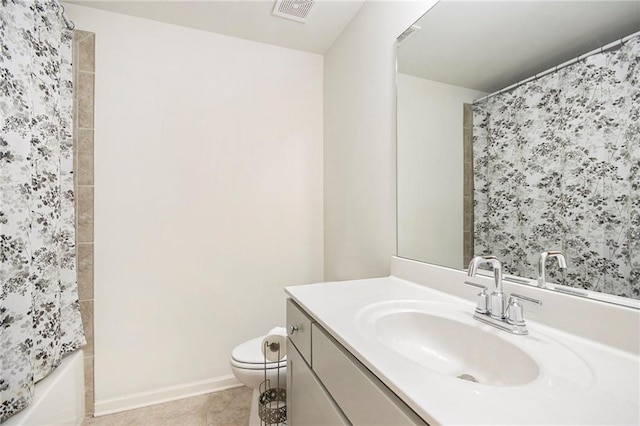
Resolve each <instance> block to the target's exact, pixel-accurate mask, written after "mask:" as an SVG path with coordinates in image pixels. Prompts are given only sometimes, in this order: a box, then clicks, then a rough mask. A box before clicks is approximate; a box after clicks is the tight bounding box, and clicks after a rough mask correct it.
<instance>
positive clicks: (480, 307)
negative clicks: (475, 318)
mask: <svg viewBox="0 0 640 426" xmlns="http://www.w3.org/2000/svg"><path fill="white" fill-rule="evenodd" d="M464 283H465V284H466V285H470V286H472V287H477V288H480V289H482V291H481V292H480V293H478V304H477V305H476V312H477V313H479V314H486V313H487V312H488V311H489V295H488V294H487V287H486V286H484V285H482V284H476V283H472V282H471V281H465V282H464Z"/></svg>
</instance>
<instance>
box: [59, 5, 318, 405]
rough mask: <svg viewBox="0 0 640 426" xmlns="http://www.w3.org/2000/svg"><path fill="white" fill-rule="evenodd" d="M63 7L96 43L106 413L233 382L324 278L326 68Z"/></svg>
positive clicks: (299, 57)
mask: <svg viewBox="0 0 640 426" xmlns="http://www.w3.org/2000/svg"><path fill="white" fill-rule="evenodd" d="M66 9H67V13H68V15H69V17H70V18H71V19H72V20H73V21H74V22H75V23H76V28H78V29H82V30H87V31H92V32H95V34H96V55H97V56H96V83H95V84H96V106H95V116H96V124H95V128H96V133H95V182H96V184H95V384H96V388H95V397H96V400H97V402H98V404H97V409H98V410H100V407H101V406H102V407H104V406H105V405H101V404H100V403H101V401H102V402H104V401H108V400H110V399H111V398H117V397H122V396H126V395H129V394H132V393H136V392H151V393H153V392H154V391H155V390H157V389H159V388H162V387H166V386H178V387H180V386H182V385H183V384H187V385H188V384H189V383H192V382H194V381H201V380H205V381H206V380H211V383H212V385H215V383H218V382H219V383H226V382H225V381H224V380H225V379H228V376H227V375H229V374H230V369H229V366H228V359H229V355H230V352H231V350H232V348H233V347H234V346H235V345H236V344H238V343H240V342H243V341H245V340H247V339H249V338H251V337H256V336H258V335H261V334H264V333H266V332H267V331H268V330H269V329H270V328H271V327H273V326H275V325H280V324H284V321H285V309H284V300H285V296H284V293H283V287H284V286H287V285H292V284H301V283H309V282H315V281H321V280H322V279H323V249H322V247H323V199H322V193H323V181H322V173H323V170H322V158H323V152H322V133H323V129H322V122H323V117H322V114H323V111H322V96H323V94H322V84H323V81H322V75H323V58H322V56H320V55H316V54H309V53H303V52H299V51H294V50H289V49H284V48H279V47H274V46H269V45H265V44H260V43H255V42H249V41H245V40H240V39H235V38H231V37H226V36H221V35H216V34H211V33H206V32H202V31H198V30H193V29H187V28H183V27H178V26H173V25H169V24H163V23H159V22H154V21H149V20H144V19H139V18H133V17H129V16H124V15H119V14H113V13H109V12H104V11H99V10H95V9H90V8H84V7H80V6H75V5H71V4H69V5H66ZM218 379H219V381H218V382H216V380H218ZM187 388H188V386H187ZM150 398H153V395H151V396H150ZM125 399H126V398H125ZM123 404H125V405H126V402H123Z"/></svg>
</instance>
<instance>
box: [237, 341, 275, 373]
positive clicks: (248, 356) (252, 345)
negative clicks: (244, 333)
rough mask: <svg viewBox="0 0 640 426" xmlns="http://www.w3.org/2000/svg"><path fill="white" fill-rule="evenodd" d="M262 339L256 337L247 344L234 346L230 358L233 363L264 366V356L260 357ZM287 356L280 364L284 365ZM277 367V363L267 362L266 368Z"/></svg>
mask: <svg viewBox="0 0 640 426" xmlns="http://www.w3.org/2000/svg"><path fill="white" fill-rule="evenodd" d="M262 339H263V338H262V337H256V338H255V339H251V340H249V341H247V342H244V343H242V344H240V345H238V346H236V347H235V348H234V349H233V351H232V352H231V358H232V359H233V360H235V361H238V362H241V363H243V364H261V365H264V356H263V355H262V349H261V348H260V345H261V344H262ZM286 362H287V356H286V355H285V356H284V358H283V359H281V360H280V363H281V364H285V365H286ZM277 365H278V362H273V361H267V368H273V367H276V366H277Z"/></svg>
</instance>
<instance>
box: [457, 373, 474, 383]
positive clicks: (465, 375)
mask: <svg viewBox="0 0 640 426" xmlns="http://www.w3.org/2000/svg"><path fill="white" fill-rule="evenodd" d="M458 379H462V380H468V381H470V382H473V383H478V381H477V380H476V378H475V377H473V376H472V375H471V374H461V375H459V376H458Z"/></svg>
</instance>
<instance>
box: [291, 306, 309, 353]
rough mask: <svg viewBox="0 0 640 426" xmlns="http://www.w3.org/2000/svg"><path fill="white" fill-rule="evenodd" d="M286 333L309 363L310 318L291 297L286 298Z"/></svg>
mask: <svg viewBox="0 0 640 426" xmlns="http://www.w3.org/2000/svg"><path fill="white" fill-rule="evenodd" d="M287 335H288V336H289V339H291V342H292V343H293V345H294V346H295V347H296V349H298V352H300V355H302V357H303V358H304V360H305V361H306V362H307V364H309V365H311V318H309V317H308V316H307V314H305V313H304V312H303V311H302V309H301V308H300V307H299V306H298V305H296V303H295V302H294V301H293V300H291V299H287Z"/></svg>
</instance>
